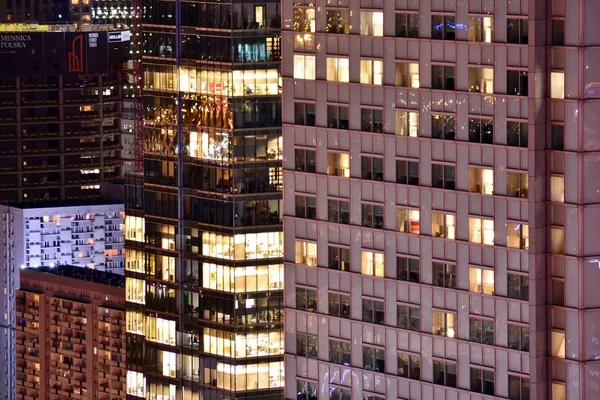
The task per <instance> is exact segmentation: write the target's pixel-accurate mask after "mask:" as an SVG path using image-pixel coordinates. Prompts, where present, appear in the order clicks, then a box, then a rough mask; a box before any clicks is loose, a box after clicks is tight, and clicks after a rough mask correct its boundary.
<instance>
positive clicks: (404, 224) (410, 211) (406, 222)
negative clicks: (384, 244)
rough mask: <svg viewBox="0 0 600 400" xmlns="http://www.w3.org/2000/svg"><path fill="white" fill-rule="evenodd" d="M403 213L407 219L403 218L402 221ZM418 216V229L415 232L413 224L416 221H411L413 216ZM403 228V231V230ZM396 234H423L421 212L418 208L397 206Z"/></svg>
mask: <svg viewBox="0 0 600 400" xmlns="http://www.w3.org/2000/svg"><path fill="white" fill-rule="evenodd" d="M401 213H405V216H406V218H402V221H401V215H400V214H401ZM414 213H416V215H417V220H416V221H417V224H418V225H417V229H416V231H415V230H413V225H412V223H413V222H414V221H415V220H414V219H411V215H414ZM402 228H403V229H402ZM396 232H402V233H410V234H412V235H420V234H421V210H420V209H418V208H416V207H403V206H396Z"/></svg>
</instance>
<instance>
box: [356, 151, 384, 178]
mask: <svg viewBox="0 0 600 400" xmlns="http://www.w3.org/2000/svg"><path fill="white" fill-rule="evenodd" d="M374 160H379V161H378V162H380V163H381V172H379V171H378V170H376V169H375V162H374ZM365 162H367V163H368V164H369V165H370V167H369V166H367V170H366V171H365V170H364V168H363V167H365ZM384 170H385V164H384V157H383V156H380V155H375V154H370V155H363V154H361V156H360V177H361V179H365V180H369V181H376V182H383V180H384ZM379 177H380V178H381V179H376V178H379Z"/></svg>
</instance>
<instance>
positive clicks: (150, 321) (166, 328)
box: [146, 315, 177, 346]
mask: <svg viewBox="0 0 600 400" xmlns="http://www.w3.org/2000/svg"><path fill="white" fill-rule="evenodd" d="M176 336H177V331H176V330H175V321H169V320H167V319H163V318H157V317H155V316H151V315H149V316H147V317H146V339H147V340H149V341H151V342H157V343H163V344H168V345H171V346H175V342H176Z"/></svg>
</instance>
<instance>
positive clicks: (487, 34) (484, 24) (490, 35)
mask: <svg viewBox="0 0 600 400" xmlns="http://www.w3.org/2000/svg"><path fill="white" fill-rule="evenodd" d="M493 39H494V19H493V18H492V17H470V18H469V41H470V42H484V43H492V41H493Z"/></svg>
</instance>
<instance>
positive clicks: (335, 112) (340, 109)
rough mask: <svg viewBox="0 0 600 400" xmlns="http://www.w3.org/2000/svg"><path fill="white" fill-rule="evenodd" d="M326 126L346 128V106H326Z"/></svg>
mask: <svg viewBox="0 0 600 400" xmlns="http://www.w3.org/2000/svg"><path fill="white" fill-rule="evenodd" d="M327 127H328V128H335V129H348V107H345V106H327Z"/></svg>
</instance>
